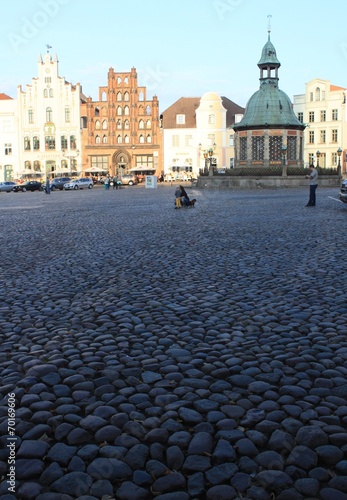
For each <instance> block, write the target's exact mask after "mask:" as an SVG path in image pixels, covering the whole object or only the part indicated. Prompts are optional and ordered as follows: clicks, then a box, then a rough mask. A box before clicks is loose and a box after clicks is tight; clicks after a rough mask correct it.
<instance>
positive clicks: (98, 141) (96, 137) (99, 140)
mask: <svg viewBox="0 0 347 500" xmlns="http://www.w3.org/2000/svg"><path fill="white" fill-rule="evenodd" d="M100 142H101V139H100V136H99V135H96V136H95V144H100Z"/></svg>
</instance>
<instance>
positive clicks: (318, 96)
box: [316, 87, 320, 101]
mask: <svg viewBox="0 0 347 500" xmlns="http://www.w3.org/2000/svg"><path fill="white" fill-rule="evenodd" d="M316 101H320V88H319V87H317V88H316Z"/></svg>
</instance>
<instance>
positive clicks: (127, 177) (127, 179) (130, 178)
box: [120, 174, 139, 186]
mask: <svg viewBox="0 0 347 500" xmlns="http://www.w3.org/2000/svg"><path fill="white" fill-rule="evenodd" d="M120 181H121V183H122V184H127V185H128V186H132V185H133V184H138V182H139V180H138V178H137V175H134V174H124V175H122V177H121V179H120Z"/></svg>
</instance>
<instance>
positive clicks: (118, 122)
mask: <svg viewBox="0 0 347 500" xmlns="http://www.w3.org/2000/svg"><path fill="white" fill-rule="evenodd" d="M117 128H118V130H121V128H122V122H121V121H120V120H117Z"/></svg>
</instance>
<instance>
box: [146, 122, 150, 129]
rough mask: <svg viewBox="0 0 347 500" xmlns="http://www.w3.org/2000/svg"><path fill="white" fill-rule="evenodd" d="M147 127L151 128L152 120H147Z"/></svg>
mask: <svg viewBox="0 0 347 500" xmlns="http://www.w3.org/2000/svg"><path fill="white" fill-rule="evenodd" d="M146 127H147V128H151V120H147V121H146Z"/></svg>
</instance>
